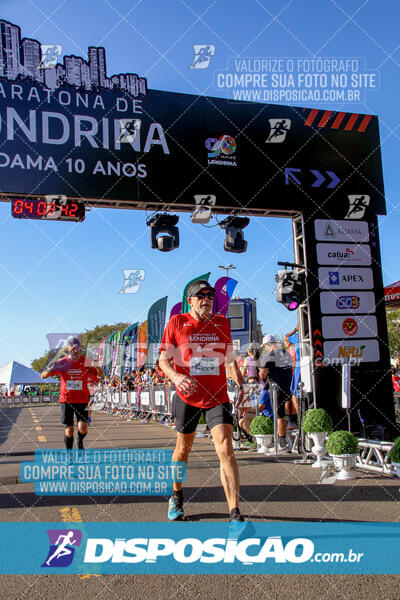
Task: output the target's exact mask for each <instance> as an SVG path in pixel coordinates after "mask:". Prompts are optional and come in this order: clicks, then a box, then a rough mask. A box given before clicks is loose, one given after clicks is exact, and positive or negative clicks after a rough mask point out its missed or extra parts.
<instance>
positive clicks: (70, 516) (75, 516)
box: [58, 506, 83, 523]
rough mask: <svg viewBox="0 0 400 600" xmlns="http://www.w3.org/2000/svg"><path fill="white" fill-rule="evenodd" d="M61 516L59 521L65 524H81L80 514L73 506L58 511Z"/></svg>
mask: <svg viewBox="0 0 400 600" xmlns="http://www.w3.org/2000/svg"><path fill="white" fill-rule="evenodd" d="M58 510H59V511H60V514H61V521H64V522H65V523H83V519H82V516H81V513H80V512H79V510H78V509H77V508H75V506H66V507H65V508H59V509H58Z"/></svg>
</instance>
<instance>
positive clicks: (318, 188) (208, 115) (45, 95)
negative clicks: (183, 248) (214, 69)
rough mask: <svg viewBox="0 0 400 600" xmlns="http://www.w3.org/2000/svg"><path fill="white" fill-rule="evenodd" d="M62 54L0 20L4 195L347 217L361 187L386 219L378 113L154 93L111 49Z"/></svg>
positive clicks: (368, 206)
mask: <svg viewBox="0 0 400 600" xmlns="http://www.w3.org/2000/svg"><path fill="white" fill-rule="evenodd" d="M59 61H61V50H60V47H59V46H58V45H57V44H47V45H43V44H41V43H40V41H38V40H34V39H30V38H26V37H22V35H21V30H20V28H19V27H18V26H17V25H14V24H13V23H10V22H9V21H5V20H0V117H1V123H2V126H1V127H0V145H1V148H0V182H1V186H0V189H1V197H0V199H1V198H3V199H5V200H6V201H9V200H10V195H12V196H18V195H20V196H23V197H27V196H28V197H34V198H37V197H39V198H40V197H43V196H44V195H59V196H67V197H68V198H73V199H79V200H81V201H82V202H84V203H85V204H86V205H87V204H90V205H97V206H111V207H121V208H129V207H132V208H133V207H135V208H143V207H150V208H155V209H157V208H159V207H163V208H164V209H167V208H168V207H169V208H170V209H171V208H174V207H175V206H176V207H179V208H180V209H181V210H188V207H192V206H194V204H195V201H194V196H195V195H198V194H207V195H210V194H211V195H213V196H215V197H216V204H215V208H214V211H217V212H218V211H219V212H227V211H228V210H230V209H231V208H232V207H233V208H236V209H239V210H241V212H248V213H249V214H264V212H265V207H266V203H267V204H268V210H273V209H275V210H277V211H280V212H282V211H288V210H291V211H301V210H303V209H304V208H312V207H314V206H316V205H321V204H323V205H324V206H325V208H326V210H328V211H330V214H331V216H335V217H338V218H344V216H345V215H346V213H347V211H348V203H349V199H348V198H349V195H354V194H355V193H357V194H362V198H364V199H365V202H364V204H365V217H366V218H368V217H369V216H370V215H375V214H385V210H386V208H385V199H384V190H383V178H382V165H381V157H380V151H379V128H378V119H377V117H374V116H371V115H365V116H363V115H353V114H351V113H337V114H336V113H334V112H333V111H323V110H321V111H318V110H316V109H313V110H310V109H306V108H297V107H291V106H279V105H274V104H262V103H258V102H244V101H236V100H227V99H224V98H211V97H207V96H194V95H190V94H178V93H174V92H165V91H158V90H151V89H148V88H147V80H146V78H144V77H140V76H138V75H137V74H135V73H124V74H114V75H111V76H109V75H108V74H107V68H106V51H105V49H104V48H103V47H94V46H90V47H89V48H88V54H87V57H86V58H84V57H80V56H75V55H68V56H64V58H63V61H62V63H61V62H59ZM329 119H331V121H332V119H333V121H332V126H330V125H329V126H328V125H326V123H328V121H329ZM331 121H329V122H331ZM313 124H314V125H313ZM317 125H318V135H315V127H316V126H317ZM275 130H276V131H275ZM275 132H276V136H275V137H274V138H273V137H272V133H275ZM278 134H279V136H278ZM270 141H273V142H274V143H269V142H270ZM332 147H334V148H335V150H336V151H335V152H332V151H330V150H331V148H332ZM354 164H357V165H359V167H358V169H357V170H354V169H353V165H354ZM360 176H361V177H363V178H364V184H363V186H362V190H361V189H360V190H358V187H359V183H358V181H359V177H360ZM336 187H337V188H338V189H340V194H335V193H333V192H332V190H335V188H336ZM266 188H267V191H268V199H266V196H265V194H264V193H262V191H263V190H266ZM377 190H378V192H379V193H377ZM310 191H312V195H311V194H310ZM263 211H264V212H263Z"/></svg>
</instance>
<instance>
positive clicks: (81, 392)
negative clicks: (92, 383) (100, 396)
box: [50, 356, 97, 404]
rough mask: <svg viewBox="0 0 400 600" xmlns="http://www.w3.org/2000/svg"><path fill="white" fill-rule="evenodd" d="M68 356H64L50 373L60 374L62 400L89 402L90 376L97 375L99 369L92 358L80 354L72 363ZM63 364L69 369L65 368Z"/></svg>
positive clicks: (80, 402) (77, 402)
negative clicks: (93, 363) (93, 364)
mask: <svg viewBox="0 0 400 600" xmlns="http://www.w3.org/2000/svg"><path fill="white" fill-rule="evenodd" d="M70 363H71V359H70V358H68V357H65V358H62V359H61V360H60V361H59V362H58V364H57V365H56V366H55V368H54V370H52V371H50V375H60V377H61V386H60V402H61V403H62V402H70V403H76V404H84V403H85V402H89V389H88V385H87V384H88V378H89V377H97V371H96V369H95V368H94V367H93V366H92V362H91V361H90V359H88V358H86V357H85V356H80V357H79V358H78V360H76V361H75V362H73V363H71V364H70ZM63 366H65V367H66V368H68V370H65V371H64V370H63Z"/></svg>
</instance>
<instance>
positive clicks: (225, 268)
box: [218, 265, 236, 277]
mask: <svg viewBox="0 0 400 600" xmlns="http://www.w3.org/2000/svg"><path fill="white" fill-rule="evenodd" d="M218 267H219V268H220V269H224V271H226V276H227V277H229V271H231V270H232V269H236V267H234V266H233V265H228V266H227V267H223V266H222V265H218Z"/></svg>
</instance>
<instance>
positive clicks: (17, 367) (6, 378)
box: [0, 360, 59, 389]
mask: <svg viewBox="0 0 400 600" xmlns="http://www.w3.org/2000/svg"><path fill="white" fill-rule="evenodd" d="M20 383H24V384H26V385H29V384H35V383H59V381H58V380H57V379H53V378H52V377H49V378H48V379H42V378H41V377H40V374H39V373H38V372H37V371H34V370H33V369H30V368H29V367H25V365H21V363H19V362H17V361H15V360H12V361H11V362H9V363H8V364H7V365H4V367H0V384H4V385H6V386H7V388H8V389H10V388H11V387H12V386H13V385H18V384H20Z"/></svg>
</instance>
